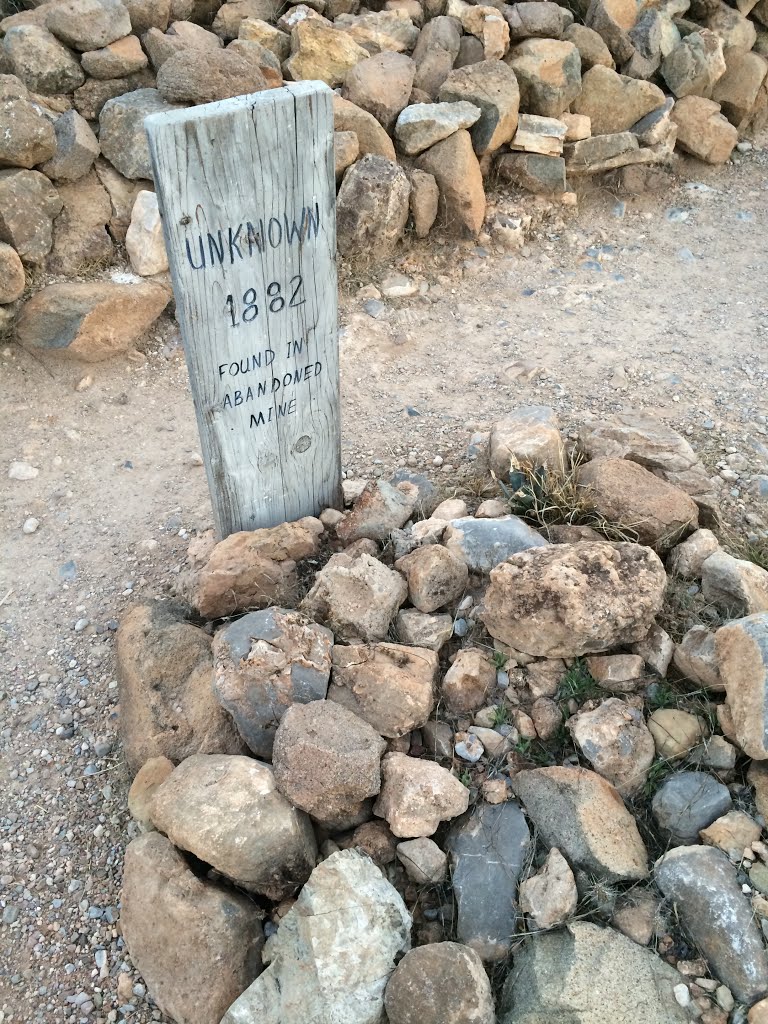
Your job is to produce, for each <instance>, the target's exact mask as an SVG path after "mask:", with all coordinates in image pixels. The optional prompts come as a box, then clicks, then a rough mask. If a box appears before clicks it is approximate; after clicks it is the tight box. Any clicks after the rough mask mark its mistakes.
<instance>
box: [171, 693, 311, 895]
mask: <svg viewBox="0 0 768 1024" xmlns="http://www.w3.org/2000/svg"><path fill="white" fill-rule="evenodd" d="M303 708H304V706H303V705H302V706H298V705H297V706H296V710H298V711H301V710H303ZM152 823H153V824H154V826H155V828H157V829H158V831H160V832H163V833H165V835H167V836H168V838H169V839H170V840H171V842H172V843H173V844H174V845H175V846H178V847H180V848H181V849H182V850H188V851H189V852H190V853H193V854H194V855H195V856H196V857H198V858H199V859H200V860H202V861H204V862H205V863H206V864H210V865H211V866H212V867H213V868H215V869H216V870H217V871H219V872H220V873H221V874H222V875H225V876H226V877H227V878H229V879H231V880H232V881H233V882H235V883H236V885H238V886H239V887H240V888H243V889H247V890H248V891H249V892H257V893H259V894H261V895H262V896H266V897H267V898H268V899H271V900H280V899H283V898H284V897H285V896H288V895H290V894H291V893H293V892H294V891H295V890H296V889H297V888H298V887H299V886H300V885H302V884H303V883H304V882H305V881H306V880H307V878H309V875H310V872H311V871H312V868H313V867H314V866H315V860H316V857H317V845H316V843H315V836H314V833H313V831H312V825H311V823H310V820H309V818H308V817H307V815H306V814H304V813H303V812H302V811H299V810H296V808H295V807H293V806H292V805H291V804H290V803H288V801H287V800H286V799H285V797H284V796H282V795H281V794H280V793H279V792H278V790H277V786H276V785H275V779H274V776H273V774H272V768H271V767H270V766H269V765H267V764H262V762H260V761H255V760H254V759H253V758H251V757H237V756H226V755H221V754H195V755H194V756H192V757H188V758H187V759H186V761H182V763H181V764H180V765H179V766H178V768H176V769H175V770H174V771H173V772H172V773H171V775H169V776H168V778H167V779H166V780H165V782H164V783H163V784H162V785H161V786H158V788H157V790H156V791H155V797H154V800H153V801H152Z"/></svg>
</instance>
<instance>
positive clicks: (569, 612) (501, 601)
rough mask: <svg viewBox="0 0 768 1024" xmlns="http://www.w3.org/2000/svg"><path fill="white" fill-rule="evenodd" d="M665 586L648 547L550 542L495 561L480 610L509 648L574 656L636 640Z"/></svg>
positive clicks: (660, 568) (645, 628)
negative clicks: (496, 563)
mask: <svg viewBox="0 0 768 1024" xmlns="http://www.w3.org/2000/svg"><path fill="white" fill-rule="evenodd" d="M566 579H567V580H568V584H567V586H566V585H565V584H564V582H563V581H564V580H566ZM665 586H666V574H665V572H664V567H663V565H662V564H661V562H660V561H659V558H658V556H657V555H655V554H654V553H653V552H652V551H651V550H650V549H649V548H645V547H641V546H640V545H637V544H608V543H599V542H594V543H590V544H556V545H552V546H550V547H546V548H533V549H530V550H528V551H523V552H521V553H519V554H516V555H512V557H511V558H509V559H508V560H507V561H506V562H503V563H502V564H501V565H498V566H497V567H496V568H495V569H494V570H493V571H492V572H491V585H490V587H489V588H488V590H487V592H486V595H485V604H484V610H483V616H482V617H483V621H484V622H485V625H486V627H487V629H488V631H489V632H490V633H491V635H492V636H494V637H495V638H496V639H497V640H501V641H502V642H503V643H506V644H509V646H510V647H513V648H514V649H515V650H518V651H523V652H524V653H525V654H532V655H534V656H537V657H577V656H579V655H581V654H587V653H591V652H598V651H603V650H605V649H606V648H609V647H612V646H615V645H616V644H626V643H632V642H634V641H636V640H641V639H642V638H643V637H644V636H645V635H646V634H647V633H648V630H649V628H650V626H651V623H652V622H653V620H654V618H655V617H656V615H657V614H658V612H659V611H660V610H661V605H662V601H663V598H664V590H665Z"/></svg>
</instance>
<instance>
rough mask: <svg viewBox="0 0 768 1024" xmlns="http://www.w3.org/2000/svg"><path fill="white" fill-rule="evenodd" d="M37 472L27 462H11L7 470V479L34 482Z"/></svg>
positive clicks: (37, 470)
mask: <svg viewBox="0 0 768 1024" xmlns="http://www.w3.org/2000/svg"><path fill="white" fill-rule="evenodd" d="M39 472H40V470H39V469H35V467H34V466H30V464H29V463H28V462H12V463H11V465H10V467H9V469H8V478H9V479H10V480H34V479H35V477H36V476H37V475H38V473H39Z"/></svg>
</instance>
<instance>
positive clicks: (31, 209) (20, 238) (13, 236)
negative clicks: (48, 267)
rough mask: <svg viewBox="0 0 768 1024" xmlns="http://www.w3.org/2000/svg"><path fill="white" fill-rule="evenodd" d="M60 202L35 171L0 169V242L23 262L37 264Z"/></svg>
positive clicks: (50, 241)
mask: <svg viewBox="0 0 768 1024" xmlns="http://www.w3.org/2000/svg"><path fill="white" fill-rule="evenodd" d="M62 205H63V204H62V201H61V197H60V195H59V193H58V192H57V191H56V189H55V188H54V187H53V185H52V184H51V183H50V181H49V180H48V179H47V178H46V177H45V175H44V174H40V172H39V171H28V170H7V171H0V241H2V242H7V243H8V244H9V245H12V246H13V248H14V249H15V250H16V252H17V253H18V254H19V256H21V258H22V260H24V262H25V263H41V262H42V261H43V259H44V258H45V256H46V255H47V254H48V253H49V252H50V251H51V246H52V245H53V220H54V218H55V217H57V216H58V215H59V213H60V212H61V208H62Z"/></svg>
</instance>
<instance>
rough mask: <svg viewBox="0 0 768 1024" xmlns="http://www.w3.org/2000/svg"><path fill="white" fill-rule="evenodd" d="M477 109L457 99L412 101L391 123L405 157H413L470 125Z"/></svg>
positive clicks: (477, 115)
mask: <svg viewBox="0 0 768 1024" xmlns="http://www.w3.org/2000/svg"><path fill="white" fill-rule="evenodd" d="M480 113H481V111H480V108H479V107H476V106H475V105H474V104H472V103H467V102H466V101H464V100H460V101H459V102H457V103H414V104H412V105H411V106H409V107H406V108H405V110H403V112H402V113H401V114H400V116H399V117H398V119H397V124H396V125H395V138H396V139H397V143H398V146H399V147H400V149H401V150H402V151H403V153H405V154H406V155H407V156H416V154H417V153H422V152H423V151H424V150H425V149H429V147H430V146H434V145H435V143H436V142H440V141H441V140H442V139H447V138H448V136H449V135H453V133H454V132H457V131H459V130H460V129H461V128H471V127H472V125H473V124H474V123H475V121H477V120H478V118H479V117H480Z"/></svg>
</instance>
